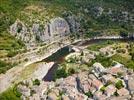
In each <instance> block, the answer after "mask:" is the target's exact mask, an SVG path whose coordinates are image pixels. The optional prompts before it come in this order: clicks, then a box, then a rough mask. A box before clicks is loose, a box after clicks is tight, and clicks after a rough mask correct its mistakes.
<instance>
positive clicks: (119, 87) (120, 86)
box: [115, 80, 124, 89]
mask: <svg viewBox="0 0 134 100" xmlns="http://www.w3.org/2000/svg"><path fill="white" fill-rule="evenodd" d="M115 86H116V88H117V89H121V88H122V87H124V85H123V83H122V81H121V80H119V81H118V82H117V83H116V84H115Z"/></svg>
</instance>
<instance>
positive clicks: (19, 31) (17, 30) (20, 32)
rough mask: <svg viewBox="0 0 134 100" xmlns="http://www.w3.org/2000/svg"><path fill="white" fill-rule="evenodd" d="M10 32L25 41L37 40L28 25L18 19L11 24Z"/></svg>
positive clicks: (32, 41)
mask: <svg viewBox="0 0 134 100" xmlns="http://www.w3.org/2000/svg"><path fill="white" fill-rule="evenodd" d="M10 33H11V34H12V35H13V36H15V37H16V38H17V39H21V40H22V41H24V42H25V43H34V41H35V38H34V35H33V34H31V33H30V32H28V29H27V27H26V25H24V23H23V22H21V21H20V20H18V19H17V20H16V22H15V23H14V24H13V25H11V26H10Z"/></svg>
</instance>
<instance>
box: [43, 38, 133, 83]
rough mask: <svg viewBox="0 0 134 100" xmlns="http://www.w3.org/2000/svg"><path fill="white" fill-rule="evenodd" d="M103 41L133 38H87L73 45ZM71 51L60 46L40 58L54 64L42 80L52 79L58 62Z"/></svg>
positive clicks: (128, 40) (127, 40)
mask: <svg viewBox="0 0 134 100" xmlns="http://www.w3.org/2000/svg"><path fill="white" fill-rule="evenodd" d="M105 41H113V42H117V41H118V42H132V41H134V39H91V40H87V41H84V42H82V41H80V42H77V43H74V44H73V45H77V46H87V45H91V44H94V43H100V42H105ZM72 52H74V51H73V50H72V51H70V50H69V47H68V46H66V47H64V48H61V49H60V50H58V51H57V52H56V53H54V54H52V55H51V56H49V57H48V58H46V59H44V60H42V61H41V62H44V61H45V62H55V64H54V66H53V67H51V69H50V70H49V71H48V73H47V75H46V76H44V78H43V80H44V81H52V80H53V79H54V74H55V71H56V70H57V68H58V64H60V63H62V62H64V61H65V57H66V56H67V55H69V54H70V53H72Z"/></svg>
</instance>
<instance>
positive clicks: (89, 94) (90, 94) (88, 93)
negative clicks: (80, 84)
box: [85, 91, 93, 97]
mask: <svg viewBox="0 0 134 100" xmlns="http://www.w3.org/2000/svg"><path fill="white" fill-rule="evenodd" d="M85 95H86V96H88V97H93V94H92V93H91V92H90V91H89V92H87V93H85Z"/></svg>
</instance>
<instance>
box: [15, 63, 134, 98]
mask: <svg viewBox="0 0 134 100" xmlns="http://www.w3.org/2000/svg"><path fill="white" fill-rule="evenodd" d="M34 83H35V81H34V82H33V81H32V80H25V81H23V82H21V83H20V84H19V85H18V86H17V88H18V90H19V91H20V92H21V93H22V96H21V98H22V99H23V100H26V99H27V98H29V100H41V99H42V100H58V99H62V100H130V99H131V100H133V99H134V84H133V83H134V72H133V70H131V69H127V68H125V67H124V65H122V64H120V63H118V62H115V64H114V65H113V66H112V67H110V68H104V67H103V66H102V65H101V63H97V62H96V63H94V64H93V69H92V71H90V72H89V71H85V72H81V73H77V74H73V75H71V76H69V77H67V78H60V79H57V80H56V81H55V82H53V81H52V82H44V81H41V80H40V81H39V80H38V81H37V80H36V84H34Z"/></svg>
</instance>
